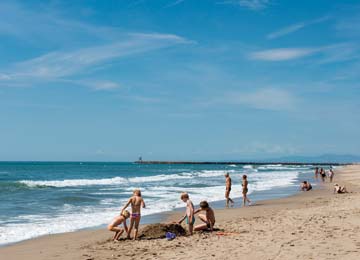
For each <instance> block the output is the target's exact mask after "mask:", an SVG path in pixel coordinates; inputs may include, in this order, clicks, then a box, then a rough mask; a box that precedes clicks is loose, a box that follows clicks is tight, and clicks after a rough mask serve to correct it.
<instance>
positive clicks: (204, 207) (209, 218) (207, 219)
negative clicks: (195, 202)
mask: <svg viewBox="0 0 360 260" xmlns="http://www.w3.org/2000/svg"><path fill="white" fill-rule="evenodd" d="M200 211H205V214H199V219H200V220H201V221H202V222H204V224H200V225H197V226H196V227H195V228H194V230H195V231H199V230H207V229H210V231H213V230H214V225H215V213H214V210H213V209H212V208H210V206H209V203H208V202H207V201H205V200H204V201H202V202H200V208H199V209H197V210H196V211H195V212H194V214H197V213H199V212H200Z"/></svg>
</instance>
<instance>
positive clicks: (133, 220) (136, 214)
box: [122, 189, 145, 240]
mask: <svg viewBox="0 0 360 260" xmlns="http://www.w3.org/2000/svg"><path fill="white" fill-rule="evenodd" d="M129 205H131V215H130V227H129V232H128V238H130V234H131V230H132V229H133V227H134V226H135V227H134V238H133V239H134V240H136V239H137V235H138V231H139V224H140V219H141V208H145V202H144V200H143V198H142V197H141V191H140V190H138V189H136V190H134V192H133V196H132V197H131V198H130V199H129V201H128V202H127V203H126V205H125V206H124V207H123V209H122V212H123V211H124V210H125V209H126V208H127V207H128V206H129Z"/></svg>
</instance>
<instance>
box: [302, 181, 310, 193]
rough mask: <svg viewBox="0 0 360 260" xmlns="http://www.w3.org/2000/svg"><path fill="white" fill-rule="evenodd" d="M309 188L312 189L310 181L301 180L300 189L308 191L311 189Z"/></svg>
mask: <svg viewBox="0 0 360 260" xmlns="http://www.w3.org/2000/svg"><path fill="white" fill-rule="evenodd" d="M311 189H312V186H311V184H310V182H307V181H303V182H302V183H301V190H302V191H309V190H311Z"/></svg>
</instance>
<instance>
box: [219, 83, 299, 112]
mask: <svg viewBox="0 0 360 260" xmlns="http://www.w3.org/2000/svg"><path fill="white" fill-rule="evenodd" d="M219 101H220V102H221V103H225V104H230V105H244V106H248V107H252V108H256V109H264V110H290V109H292V108H293V107H294V106H295V105H296V103H297V99H296V98H295V97H294V96H293V95H292V94H291V93H290V92H288V91H285V90H280V89H275V88H263V89H259V90H256V91H254V92H230V93H227V94H226V95H225V96H224V97H223V98H221V99H220V100H219Z"/></svg>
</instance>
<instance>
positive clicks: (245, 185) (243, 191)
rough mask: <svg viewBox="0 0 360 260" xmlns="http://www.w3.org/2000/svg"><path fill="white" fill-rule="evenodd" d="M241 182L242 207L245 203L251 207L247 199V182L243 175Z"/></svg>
mask: <svg viewBox="0 0 360 260" xmlns="http://www.w3.org/2000/svg"><path fill="white" fill-rule="evenodd" d="M242 178H243V181H242V194H243V206H244V207H245V206H246V202H248V204H249V205H251V201H250V200H249V198H248V197H247V193H248V191H249V190H248V184H249V183H248V181H247V176H246V175H245V174H244V175H243V177H242Z"/></svg>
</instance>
